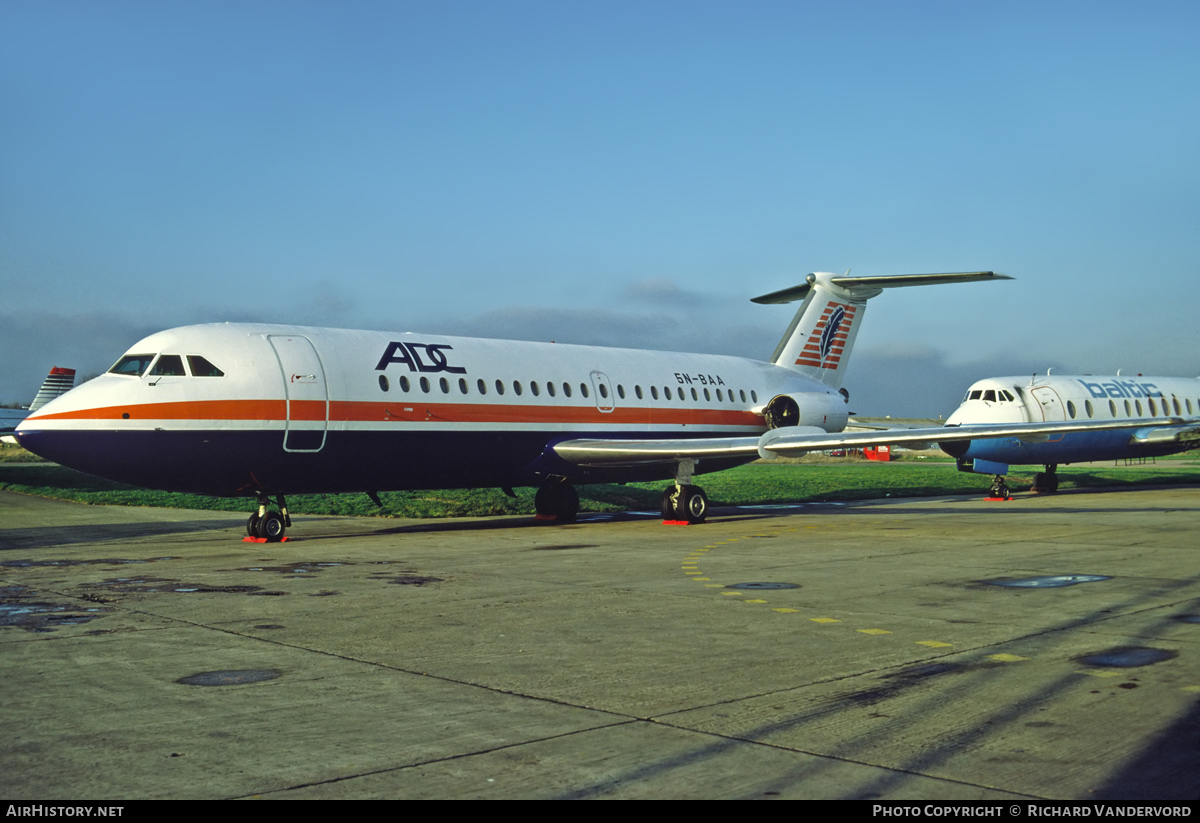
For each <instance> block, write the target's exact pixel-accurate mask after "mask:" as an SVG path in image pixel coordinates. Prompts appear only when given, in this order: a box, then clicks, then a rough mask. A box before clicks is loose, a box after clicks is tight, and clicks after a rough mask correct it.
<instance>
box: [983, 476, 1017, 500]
mask: <svg viewBox="0 0 1200 823" xmlns="http://www.w3.org/2000/svg"><path fill="white" fill-rule="evenodd" d="M987 499H988V500H1011V499H1012V492H1011V491H1009V488H1008V483H1006V482H1005V481H1004V475H1002V474H998V475H996V476H995V478H993V480H992V487H991V488H990V489H988V496H987Z"/></svg>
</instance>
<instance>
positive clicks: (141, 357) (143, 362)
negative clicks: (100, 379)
mask: <svg viewBox="0 0 1200 823" xmlns="http://www.w3.org/2000/svg"><path fill="white" fill-rule="evenodd" d="M153 359H154V355H152V354H127V355H125V356H124V357H122V358H121V359H120V360H118V361H117V362H116V364H115V365H114V366H113V367H112V368H111V369H109V370H108V373H109V374H127V375H129V376H131V377H141V376H142V375H143V374H145V372H146V367H147V366H149V365H150V361H151V360H153Z"/></svg>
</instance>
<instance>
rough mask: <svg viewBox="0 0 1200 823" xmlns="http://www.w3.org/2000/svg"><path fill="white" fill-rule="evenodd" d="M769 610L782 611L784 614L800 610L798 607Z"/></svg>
mask: <svg viewBox="0 0 1200 823" xmlns="http://www.w3.org/2000/svg"><path fill="white" fill-rule="evenodd" d="M771 611H773V612H782V613H784V614H792V613H794V612H798V611H800V610H799V609H771Z"/></svg>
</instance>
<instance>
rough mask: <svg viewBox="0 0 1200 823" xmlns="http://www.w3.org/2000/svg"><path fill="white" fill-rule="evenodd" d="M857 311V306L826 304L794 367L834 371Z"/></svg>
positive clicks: (839, 360)
mask: <svg viewBox="0 0 1200 823" xmlns="http://www.w3.org/2000/svg"><path fill="white" fill-rule="evenodd" d="M857 311H858V307H857V306H849V305H844V304H842V303H834V302H830V303H829V304H827V305H826V306H825V310H824V311H823V312H822V313H821V319H820V320H818V321H817V325H816V327H814V328H813V330H812V334H811V335H810V336H809V338H808V342H806V343H805V344H804V349H803V350H802V351H801V352H800V356H799V357H798V358H796V365H797V366H814V367H816V368H823V369H836V368H837V367H838V364H839V363H841V360H842V351H843V350H844V348H845V346H846V338H847V335H848V334H849V331H850V327H851V325H852V324H853V323H854V315H855V314H856V313H857Z"/></svg>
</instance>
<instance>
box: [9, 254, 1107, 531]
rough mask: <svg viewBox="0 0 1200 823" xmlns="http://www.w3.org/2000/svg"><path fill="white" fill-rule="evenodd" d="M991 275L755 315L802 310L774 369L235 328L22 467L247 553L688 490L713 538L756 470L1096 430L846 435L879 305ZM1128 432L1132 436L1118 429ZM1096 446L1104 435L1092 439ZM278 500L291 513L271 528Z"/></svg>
mask: <svg viewBox="0 0 1200 823" xmlns="http://www.w3.org/2000/svg"><path fill="white" fill-rule="evenodd" d="M994 279H1008V278H1005V277H1004V275H997V274H994V273H992V272H965V273H954V274H914V275H895V276H884V277H851V276H849V273H847V274H846V275H842V276H839V275H835V274H830V273H818V274H810V275H808V277H807V278H806V281H805V282H804V283H802V284H800V285H798V286H795V287H792V288H789V289H784V290H782V291H779V292H774V293H772V294H768V295H764V296H763V297H759V298H756V299H755V302H759V303H785V302H791V301H795V300H801V299H802V300H803V301H804V302H803V303H802V305H801V306H800V309H799V311H798V312H797V313H796V316H795V319H794V320H793V321H792V324H791V326H790V327H789V328H788V330H787V332H786V333H785V334H784V336H783V339H782V340H781V341H780V344H779V346H778V348H777V349H776V351H775V354H774V356H773V357H772V359H771V360H770V362H763V361H756V360H748V359H744V358H738V357H725V356H718V355H705V354H683V353H676V352H651V351H639V350H631V349H617V348H603V347H597V346H575V345H560V344H554V343H533V342H517V341H502V340H482V339H475V338H465V337H445V336H440V335H431V334H413V333H393V332H377V331H349V330H344V329H320V328H310V327H304V326H278V325H262V324H252V323H227V324H211V325H199V326H185V327H182V328H176V329H170V330H167V331H163V332H159V333H157V334H153V335H151V336H149V337H147V338H145V339H144V340H141V341H140V342H138V343H137V344H136V345H134V346H133V348H131V349H130V350H129V351H128V353H126V354H125V355H123V356H122V357H121V358H120V359H119V360H118V361H117V362H116V364H115V365H114V366H113V367H112V368H111V369H109V371H108V373H107V374H104V375H101V376H100V377H98V378H96V379H94V380H91V381H89V382H88V383H86V384H84V385H83V386H80V387H79V388H77V389H75V390H74V391H71V392H69V393H68V394H66V395H64V396H63V397H61V398H59V399H58V400H55V401H54V402H53V403H51V404H49V405H47V406H45V407H44V408H42V409H41V410H40V411H38V412H36V413H34V414H31V415H30V416H29V418H28V419H26V420H25V421H24V422H23V423H22V424H21V425H20V426H19V427H18V429H17V438H18V440H19V442H20V443H21V445H23V446H25V447H26V448H27V449H29V450H30V451H32V452H34V453H36V454H39V455H41V456H43V457H45V458H47V459H49V460H53V461H55V462H58V463H61V464H63V465H66V466H70V467H72V468H76V469H79V470H80V471H84V472H88V473H90V474H94V475H99V476H101V477H106V478H110V479H112V480H116V481H120V482H123V483H130V484H133V485H137V486H144V487H149V488H155V489H163V490H167V491H181V492H192V493H198V494H207V495H216V496H225V497H231V496H238V495H246V496H250V495H253V496H254V497H256V498H257V500H258V510H257V511H256V512H255V513H254V514H252V515H251V517H250V520H249V522H248V524H247V531H248V532H249V533H250V535H251V536H256V537H259V538H265V539H267V540H269V541H275V540H279V539H281V538H282V537H283V534H284V530H285V528H286V527H287V526H289V525H290V518H289V517H288V512H287V504H286V501H285V497H284V495H287V494H306V493H337V492H365V493H367V494H368V495H370V496H371V497H372V499H373V500H375V501H376V503H378V495H377V493H378V492H380V491H392V490H412V489H430V488H468V487H489V486H490V487H500V488H502V489H504V490H505V491H506V492H508V493H510V494H511V492H512V488H513V487H514V486H537V487H538V492H537V495H536V498H535V507H536V509H537V512H538V514H539V516H542V517H549V518H554V519H559V520H570V519H573V518H574V516H575V513H576V512H577V511H578V508H579V498H578V495H577V494H576V492H575V490H574V488H573V486H574V484H581V483H612V482H617V483H620V482H629V481H648V480H655V479H670V478H673V479H674V484H673V485H671V486H669V487H668V488H667V489H666V491H664V493H663V498H662V509H663V515H664V517H665V518H666V519H668V520H682V521H687V522H690V523H698V522H702V521H703V520H704V519H705V516H706V514H707V509H708V501H707V498H706V497H705V494H704V491H703V490H702V489H701V488H700V487H699V486H696V485H693V484H692V476H693V475H694V474H697V473H703V472H710V471H717V470H720V469H726V468H730V467H732V466H736V465H740V464H743V463H748V462H750V461H752V460H755V459H757V458H759V457H764V458H771V457H774V456H778V455H790V454H799V453H803V452H806V451H811V450H814V449H830V448H838V447H847V446H850V447H858V446H869V445H873V444H881V443H891V444H905V443H916V442H941V441H949V440H955V439H962V438H965V437H978V436H981V435H983V434H989V435H992V436H1004V435H1022V434H1029V433H1034V434H1036V433H1038V432H1044V431H1057V430H1075V429H1078V428H1084V427H1085V426H1081V425H1080V424H1078V423H1072V422H1070V421H1067V422H1064V423H1041V424H1039V425H1032V424H1029V423H1022V424H1019V425H1003V426H990V427H982V428H976V427H972V428H971V430H970V433H969V434H963V433H960V432H958V431H957V430H954V429H942V428H933V429H918V430H909V431H905V432H902V433H897V432H895V431H892V432H887V433H883V432H855V433H850V434H843V433H840V432H841V430H842V428H843V426H844V425H845V423H846V418H847V405H846V404H847V398H848V395H847V394H846V392H845V390H842V389H841V382H842V375H843V373H844V371H845V368H846V362H847V359H848V357H849V355H850V349H851V346H852V345H853V343H854V339H855V337H856V336H857V334H858V329H859V326H860V325H861V323H862V319H863V313H864V310H865V308H866V302H867V300H868V299H870V298H872V297H875V296H877V295H879V294H880V293H881V292H882V291H883V290H884V289H887V288H892V287H899V286H917V285H925V284H938V283H960V282H970V281H980V280H994ZM1122 423H1123V424H1124V425H1127V424H1128V421H1122ZM1090 425H1091V426H1101V425H1104V424H1102V423H1095V422H1093V423H1092V424H1090ZM271 496H275V498H276V503H277V504H278V508H279V510H278V511H273V510H271V509H270V497H271Z"/></svg>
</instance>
